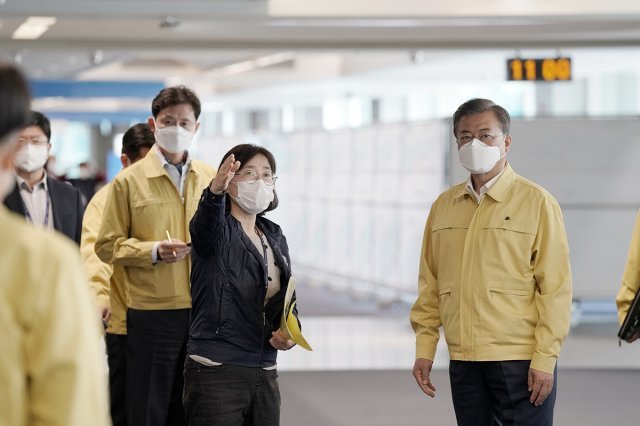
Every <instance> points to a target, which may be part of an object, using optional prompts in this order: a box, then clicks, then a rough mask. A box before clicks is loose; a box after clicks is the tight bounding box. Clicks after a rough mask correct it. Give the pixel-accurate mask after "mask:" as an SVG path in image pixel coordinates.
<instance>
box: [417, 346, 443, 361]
mask: <svg viewBox="0 0 640 426" xmlns="http://www.w3.org/2000/svg"><path fill="white" fill-rule="evenodd" d="M437 347H438V342H434V343H430V342H416V359H418V358H424V359H429V360H431V361H433V360H434V359H435V356H436V348H437Z"/></svg>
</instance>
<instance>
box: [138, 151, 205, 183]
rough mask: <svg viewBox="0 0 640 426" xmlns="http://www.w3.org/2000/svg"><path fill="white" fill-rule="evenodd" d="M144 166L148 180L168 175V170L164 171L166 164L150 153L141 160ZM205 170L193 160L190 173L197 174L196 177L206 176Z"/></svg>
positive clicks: (190, 164)
mask: <svg viewBox="0 0 640 426" xmlns="http://www.w3.org/2000/svg"><path fill="white" fill-rule="evenodd" d="M140 162H141V163H142V166H143V167H144V173H145V176H146V177H147V178H156V177H160V176H164V175H167V176H169V175H168V174H167V172H166V170H165V169H164V164H163V163H162V161H161V160H160V159H159V158H158V156H157V155H156V154H155V153H153V152H151V151H149V153H148V154H147V155H146V156H145V157H144V158H143V159H142V160H140ZM204 172H205V171H204V169H203V167H202V166H201V164H200V163H199V162H198V161H194V160H191V161H190V162H189V170H188V173H195V174H196V175H202V174H204Z"/></svg>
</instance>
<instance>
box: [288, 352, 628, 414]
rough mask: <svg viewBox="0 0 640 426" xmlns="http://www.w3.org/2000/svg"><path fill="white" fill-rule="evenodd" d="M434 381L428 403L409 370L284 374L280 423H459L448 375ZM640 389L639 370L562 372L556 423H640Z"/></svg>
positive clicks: (436, 374) (437, 374)
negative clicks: (435, 388)
mask: <svg viewBox="0 0 640 426" xmlns="http://www.w3.org/2000/svg"><path fill="white" fill-rule="evenodd" d="M638 361H639V364H640V360H638ZM433 380H434V383H435V384H436V387H437V388H438V393H437V395H436V398H435V399H429V398H428V397H426V396H424V395H423V394H422V393H421V391H420V390H419V389H418V387H417V385H416V384H415V382H414V380H413V377H412V375H411V372H410V371H409V370H394V371H348V372H342V371H321V372H320V371H318V372H302V371H285V372H281V373H280V391H281V394H282V418H281V425H282V426H343V425H344V426H359V425H362V426H365V425H366V426H404V425H407V426H415V425H430V426H449V425H455V424H456V422H455V415H454V413H453V408H452V403H451V393H450V387H449V379H448V375H447V372H446V371H445V370H437V371H434V372H433ZM639 386H640V370H620V369H618V370H598V369H561V370H560V371H559V373H558V397H557V401H556V410H555V424H556V425H559V426H574V425H575V426H584V425H594V426H600V425H606V426H627V425H628V426H631V425H633V426H637V425H640V401H639V400H638V388H639Z"/></svg>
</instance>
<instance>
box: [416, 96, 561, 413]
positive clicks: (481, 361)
mask: <svg viewBox="0 0 640 426" xmlns="http://www.w3.org/2000/svg"><path fill="white" fill-rule="evenodd" d="M510 125H511V119H510V117H509V113H508V112H507V111H506V110H505V109H504V108H502V107H501V106H499V105H496V104H495V103H493V102H492V101H490V100H488V99H472V100H470V101H467V102H465V103H464V104H462V105H461V106H460V107H459V108H458V110H457V111H456V112H455V114H454V116H453V133H454V135H455V137H456V140H457V145H458V158H459V161H460V163H461V164H462V166H463V167H464V168H465V169H467V171H468V172H469V173H470V176H469V179H468V180H467V182H465V183H461V184H459V185H456V186H454V187H452V188H450V189H449V190H447V191H445V192H444V193H442V194H441V195H440V196H439V197H438V199H437V200H436V201H435V203H434V204H433V205H432V206H431V211H430V212H429V218H428V219H427V224H426V228H425V231H424V239H423V245H422V254H421V256H420V274H419V281H418V292H419V294H418V299H417V300H416V302H415V304H414V305H413V308H412V310H411V324H412V326H413V329H414V331H415V334H416V361H415V364H414V367H413V375H414V377H415V379H416V382H417V383H418V386H419V387H420V389H422V391H423V392H424V393H425V394H427V395H429V396H431V397H433V396H435V392H436V388H435V385H434V384H433V383H432V382H431V377H430V373H431V368H432V365H433V360H434V357H435V352H436V347H437V344H438V339H439V337H440V332H439V329H440V326H442V327H443V329H444V335H445V338H446V340H447V345H448V347H449V356H450V359H451V362H450V364H449V377H450V380H451V392H452V397H453V406H454V410H455V413H456V418H457V421H458V424H459V425H473V426H482V425H494V424H500V425H515V424H518V425H551V424H553V409H554V404H555V397H556V384H557V380H556V379H557V374H556V372H557V370H556V361H557V359H558V355H559V353H560V348H561V347H562V344H563V342H564V339H565V337H566V335H567V333H568V332H569V324H570V319H571V294H572V289H571V269H570V265H569V246H568V243H567V237H566V234H565V230H564V223H563V219H562V213H561V211H560V207H559V205H558V203H557V201H556V200H555V199H554V198H553V196H552V195H551V194H549V193H548V192H547V191H545V190H544V189H543V188H541V187H540V186H538V185H536V184H535V183H533V182H531V181H528V180H526V179H524V178H523V177H521V176H519V175H517V174H516V173H515V171H514V170H513V169H512V168H511V165H510V164H509V163H508V162H507V160H506V155H507V153H508V152H509V149H510V148H511V135H510V133H509V131H510Z"/></svg>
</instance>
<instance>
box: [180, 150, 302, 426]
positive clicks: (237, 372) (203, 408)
mask: <svg viewBox="0 0 640 426" xmlns="http://www.w3.org/2000/svg"><path fill="white" fill-rule="evenodd" d="M275 171H276V163H275V159H274V158H273V155H272V154H271V153H270V152H269V151H268V150H266V149H265V148H262V147H259V146H255V145H238V146H236V147H234V148H233V149H231V150H230V151H229V152H228V153H227V154H225V156H224V159H223V160H222V163H221V165H220V169H219V170H218V174H217V175H216V177H215V179H213V181H211V185H210V186H209V187H208V188H207V189H205V190H204V192H203V194H202V198H201V199H200V204H199V206H198V210H197V211H196V213H195V215H194V217H193V219H192V220H191V226H190V231H191V242H192V258H193V269H192V272H191V297H192V300H193V302H192V303H193V306H192V310H191V326H190V332H189V341H188V344H187V358H186V362H185V372H184V376H185V384H184V394H183V401H184V406H185V412H186V416H187V421H188V423H189V425H225V426H227V425H238V426H241V425H260V426H270V425H278V424H279V422H280V391H279V389H278V381H277V377H278V374H277V371H276V356H277V351H278V350H287V349H289V348H291V347H292V346H293V344H294V343H293V342H292V341H291V340H288V339H287V338H286V337H285V336H284V335H283V334H282V333H281V332H280V331H279V330H278V328H279V326H280V318H281V317H282V311H283V305H284V296H285V292H286V289H287V283H288V282H289V278H290V277H291V267H290V259H289V249H288V247H287V240H286V239H285V237H284V235H283V234H282V230H281V229H280V227H279V226H278V225H276V224H275V223H273V222H271V221H269V220H268V219H266V218H265V217H264V216H263V214H264V213H265V212H267V211H270V210H273V209H275V208H276V207H277V205H278V198H277V196H276V194H275V192H274V187H275V180H276V177H275Z"/></svg>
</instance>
